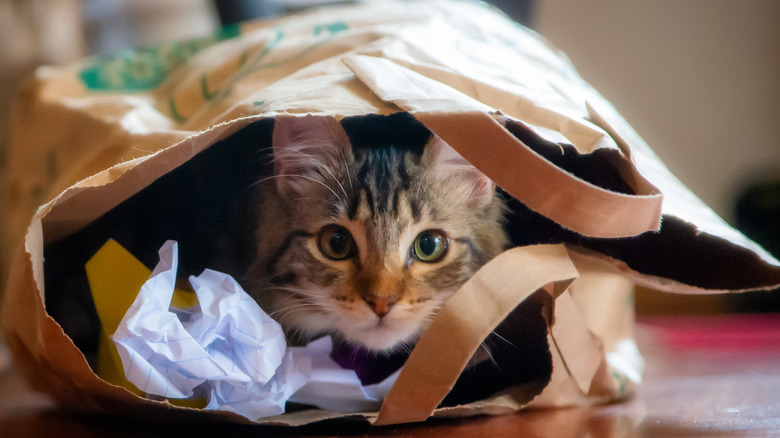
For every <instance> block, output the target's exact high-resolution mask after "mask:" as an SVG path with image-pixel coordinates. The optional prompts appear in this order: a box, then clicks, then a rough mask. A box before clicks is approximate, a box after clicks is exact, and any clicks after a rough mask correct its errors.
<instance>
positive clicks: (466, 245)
mask: <svg viewBox="0 0 780 438" xmlns="http://www.w3.org/2000/svg"><path fill="white" fill-rule="evenodd" d="M274 150H275V156H276V158H275V175H274V177H272V178H270V179H268V180H265V181H262V182H260V183H259V184H258V187H259V196H260V201H259V202H258V210H259V211H258V216H259V220H258V224H257V229H256V234H255V235H256V239H257V242H258V252H257V256H256V259H255V260H254V263H253V266H252V268H251V270H250V276H249V277H250V278H251V280H252V284H250V287H251V290H252V292H253V294H254V296H255V297H256V299H257V300H258V301H259V303H260V304H261V306H262V307H263V308H264V309H265V310H266V311H268V312H269V313H270V314H271V315H272V316H273V317H274V318H276V319H277V320H278V321H279V322H280V323H281V324H282V326H283V327H285V328H286V329H287V330H288V331H289V332H291V333H293V334H295V335H298V336H301V337H303V338H311V337H314V336H317V335H320V334H325V333H329V334H332V335H336V336H341V337H343V338H345V339H346V340H347V341H350V342H354V343H357V344H360V345H363V346H365V347H367V348H369V349H373V350H388V349H392V348H394V347H398V346H401V345H404V344H405V343H409V342H413V341H414V340H415V339H416V338H417V337H418V336H419V334H420V333H421V332H422V331H423V330H424V329H425V328H426V327H427V325H428V323H429V322H430V320H431V318H432V316H433V315H434V314H435V313H436V312H437V311H438V309H440V308H441V306H442V305H443V304H444V302H445V301H446V300H447V298H449V297H450V296H451V295H452V294H453V293H454V292H455V291H456V290H457V289H458V287H460V285H462V284H463V282H465V281H466V280H467V279H468V278H469V277H470V276H471V275H472V274H473V273H474V272H475V271H476V270H477V269H479V267H480V266H481V265H482V264H484V263H485V262H486V261H487V260H489V259H490V258H492V257H493V256H495V255H496V254H497V253H499V252H500V251H501V250H503V248H504V246H505V245H506V237H505V235H504V232H503V228H502V226H501V219H502V211H503V207H502V204H501V202H500V200H498V199H497V197H496V195H495V193H494V191H495V190H494V185H493V183H492V182H491V181H490V180H488V179H487V178H486V177H485V176H484V175H482V174H481V173H479V172H478V171H477V170H476V169H474V168H473V167H472V166H470V165H469V164H468V163H467V162H466V161H465V160H464V159H463V158H461V157H460V156H459V155H458V154H457V153H456V152H455V151H454V150H452V149H451V148H450V147H449V146H447V145H446V144H444V143H443V142H441V141H440V140H438V139H432V140H431V141H430V142H429V144H428V145H427V146H426V147H425V150H424V152H423V153H422V155H421V156H420V155H416V154H414V153H412V152H409V151H408V150H404V149H402V148H400V149H399V148H394V147H392V146H390V145H388V146H387V148H382V149H375V150H370V151H355V152H353V150H352V147H351V145H350V144H349V141H348V139H347V138H346V136H345V134H344V132H343V130H342V129H341V127H340V125H339V124H338V122H336V121H335V120H334V119H331V118H327V117H313V116H308V117H303V118H288V119H279V121H277V126H276V128H275V131H274ZM334 225H337V226H340V227H344V229H346V230H348V231H349V233H350V234H351V235H352V238H353V239H354V245H355V252H354V254H353V256H350V257H349V258H347V259H345V260H332V259H330V258H328V257H326V256H325V255H324V254H323V253H322V252H321V250H320V246H319V244H318V241H319V239H320V233H321V232H322V230H323V229H324V228H325V227H328V226H334ZM426 230H440V231H442V232H443V233H444V234H445V235H446V238H447V248H448V249H447V252H446V253H445V256H444V257H443V258H442V259H441V260H439V261H437V262H435V263H426V262H422V261H421V260H419V259H416V258H415V257H414V256H413V250H412V245H413V243H414V241H415V238H416V237H417V236H418V235H419V234H420V233H422V232H424V231H426ZM376 303H379V304H376ZM387 303H390V304H389V305H388V306H385V304H387ZM379 308H383V309H385V310H387V312H386V314H383V312H380V311H379V310H378V309H379Z"/></svg>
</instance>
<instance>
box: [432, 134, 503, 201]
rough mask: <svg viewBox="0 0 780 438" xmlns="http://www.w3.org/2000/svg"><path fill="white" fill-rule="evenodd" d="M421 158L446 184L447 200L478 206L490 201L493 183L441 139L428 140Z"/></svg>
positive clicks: (434, 174) (493, 189)
mask: <svg viewBox="0 0 780 438" xmlns="http://www.w3.org/2000/svg"><path fill="white" fill-rule="evenodd" d="M423 160H424V161H426V162H427V163H428V164H429V165H430V167H431V169H432V172H433V176H434V178H436V179H437V180H438V181H441V183H442V184H443V185H444V187H445V188H446V190H447V194H448V197H449V198H450V202H457V203H458V204H460V205H468V206H473V207H480V208H481V207H484V206H486V205H488V204H490V203H491V202H492V201H493V196H494V192H495V189H496V185H495V183H494V182H493V181H491V180H490V178H488V177H487V176H485V174H484V173H482V172H480V171H479V170H478V169H477V168H476V167H474V166H473V165H472V164H471V163H469V162H468V161H467V160H466V159H465V158H463V156H462V155H460V154H459V153H458V151H456V150H455V149H453V148H452V147H451V146H450V145H448V144H447V143H445V142H443V141H442V140H441V139H439V138H437V137H434V138H433V139H432V140H431V142H430V143H429V144H428V145H427V146H426V148H425V152H424V153H423Z"/></svg>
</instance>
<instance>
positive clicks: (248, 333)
mask: <svg viewBox="0 0 780 438" xmlns="http://www.w3.org/2000/svg"><path fill="white" fill-rule="evenodd" d="M159 255H160V262H159V263H158V265H157V267H155V269H154V271H153V272H152V274H151V276H150V277H149V280H147V282H146V283H144V285H143V286H142V287H141V290H140V292H139V293H138V296H137V297H136V300H135V302H134V303H133V305H132V306H131V307H130V309H128V311H127V313H126V314H125V316H124V318H123V319H122V321H121V323H120V324H119V327H118V328H117V330H116V332H115V333H114V335H113V340H114V343H115V345H116V346H117V350H118V352H119V355H120V357H121V359H122V364H123V367H124V371H125V376H126V377H127V379H128V380H129V381H130V382H132V383H133V384H134V385H136V386H137V387H138V388H139V389H141V390H142V391H144V392H146V393H147V394H154V395H158V396H161V397H166V398H174V399H178V398H191V397H200V396H205V397H208V405H207V407H206V409H221V410H227V411H232V412H235V413H237V414H240V415H243V416H245V417H247V418H249V419H250V420H257V419H259V418H263V417H268V416H273V415H279V414H282V413H284V407H285V403H286V402H287V401H293V402H297V403H304V404H310V405H313V406H316V407H318V408H320V409H325V410H330V411H336V412H361V411H374V410H377V409H378V408H379V406H380V405H381V403H382V401H383V399H384V397H385V395H386V394H387V393H388V392H389V390H390V387H391V386H392V384H393V383H394V381H395V378H396V377H397V375H398V373H399V372H400V371H399V372H396V373H395V374H393V375H391V376H390V377H388V378H387V379H385V380H384V381H382V382H380V383H377V384H374V385H367V386H363V385H362V384H361V382H360V379H359V378H358V376H357V374H356V373H355V372H354V371H353V370H348V369H343V368H341V367H340V366H339V365H338V364H337V363H336V362H334V361H333V360H332V359H331V358H330V352H331V350H332V341H331V339H330V338H329V337H324V338H321V339H318V340H316V341H313V342H311V343H309V344H308V345H306V346H305V347H291V348H287V344H286V341H285V337H284V332H283V330H282V328H281V326H280V325H279V324H278V323H277V322H276V321H274V320H273V319H272V318H271V317H269V316H268V315H267V314H266V313H265V312H264V311H263V310H262V309H261V308H260V307H259V306H258V305H257V303H256V302H255V301H254V300H253V299H252V298H251V297H250V296H249V295H248V294H247V293H246V292H245V291H244V290H243V289H242V288H241V286H240V285H239V284H238V283H237V282H236V281H235V280H234V279H233V278H232V277H231V276H229V275H227V274H224V273H221V272H217V271H212V270H208V269H207V270H205V271H204V272H203V273H202V274H201V275H199V276H191V277H190V279H189V280H190V283H191V284H192V287H193V289H194V291H195V293H196V294H197V297H198V302H199V305H198V306H194V307H193V308H190V309H178V308H174V307H171V305H170V303H171V299H172V298H173V293H174V286H175V283H176V271H177V267H178V244H177V243H176V242H174V241H168V242H166V243H165V245H163V247H162V248H161V249H160V251H159Z"/></svg>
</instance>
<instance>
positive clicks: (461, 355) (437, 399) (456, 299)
mask: <svg viewBox="0 0 780 438" xmlns="http://www.w3.org/2000/svg"><path fill="white" fill-rule="evenodd" d="M578 275H579V274H578V273H577V270H576V269H575V268H574V265H573V263H572V262H571V260H570V259H569V256H568V253H567V252H566V249H565V248H564V247H563V245H535V246H526V247H518V248H514V249H511V250H509V251H506V252H504V253H502V254H500V255H499V256H497V257H495V258H494V259H493V260H491V261H490V262H488V263H487V264H486V265H484V266H483V267H482V268H481V269H480V270H479V271H477V273H476V274H474V275H473V276H472V277H471V279H469V280H468V281H467V282H466V283H465V284H464V285H463V286H462V287H461V288H460V289H459V290H458V292H456V293H455V295H453V296H452V298H450V299H449V300H448V301H447V303H446V304H445V306H444V307H443V308H442V309H441V311H440V312H439V313H438V314H437V315H436V318H435V319H434V320H433V322H432V323H431V325H430V327H428V329H427V330H426V331H425V333H423V335H422V337H421V338H420V340H419V342H418V343H417V346H416V347H415V348H414V350H413V351H412V353H411V355H410V356H409V358H408V359H407V361H406V363H405V364H404V367H403V369H402V370H401V373H400V374H399V376H398V379H397V380H396V382H395V384H394V385H393V387H392V388H391V389H390V392H389V393H388V395H387V397H386V398H385V401H384V403H383V404H382V408H381V409H380V411H379V414H378V416H377V418H375V419H374V420H373V424H374V425H387V424H399V423H410V422H417V421H423V420H425V419H426V418H428V417H430V416H431V414H432V413H433V412H434V410H435V409H436V407H437V406H438V405H439V403H441V401H442V400H444V397H446V396H447V394H448V393H449V392H450V390H451V389H452V388H453V386H454V385H455V382H456V381H457V379H458V377H459V376H460V374H461V372H463V370H464V369H465V368H466V365H467V364H468V362H469V359H470V358H471V357H472V356H473V355H474V353H475V352H476V351H477V348H479V346H480V344H481V343H482V342H483V341H484V340H485V338H487V336H488V335H489V334H490V333H491V332H492V331H493V330H494V329H495V327H496V326H498V325H499V324H500V323H501V322H502V321H503V320H504V319H505V318H506V317H507V315H509V313H510V312H511V311H512V310H513V309H514V308H515V307H517V305H518V304H519V303H521V302H522V301H523V300H525V299H526V298H528V297H529V296H530V295H531V294H533V293H534V292H536V291H537V290H539V289H540V288H542V287H544V286H545V285H548V284H551V283H555V285H554V286H555V292H556V294H559V293H562V292H563V290H565V289H566V288H567V287H568V286H569V284H570V283H571V281H572V280H573V279H574V278H576V277H577V276H578Z"/></svg>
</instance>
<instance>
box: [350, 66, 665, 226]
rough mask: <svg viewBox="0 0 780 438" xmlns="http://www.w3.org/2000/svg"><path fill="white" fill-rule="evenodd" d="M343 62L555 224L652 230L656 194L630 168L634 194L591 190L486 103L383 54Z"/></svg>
mask: <svg viewBox="0 0 780 438" xmlns="http://www.w3.org/2000/svg"><path fill="white" fill-rule="evenodd" d="M343 61H344V63H345V64H346V65H347V66H348V67H349V68H350V69H351V70H352V72H353V73H355V75H356V76H357V78H358V79H359V80H360V81H361V82H363V84H365V85H366V86H367V87H368V88H369V89H371V91H372V92H373V93H375V94H376V95H377V96H378V97H379V98H381V99H382V100H384V101H388V102H392V103H394V104H395V105H397V106H398V107H400V108H402V109H404V110H406V111H409V112H411V113H412V114H413V115H414V117H415V118H417V120H419V121H420V122H421V123H422V124H423V125H425V126H426V127H427V128H428V129H430V130H431V131H432V132H433V133H435V134H436V135H438V136H439V137H440V138H441V139H442V140H444V141H445V142H446V143H448V144H449V145H450V146H452V147H453V148H454V149H455V150H456V151H458V152H459V153H460V154H461V155H462V156H463V157H464V158H466V160H468V161H469V162H470V163H471V164H473V165H474V166H475V167H476V168H477V169H479V170H480V171H481V172H482V173H484V174H485V175H487V176H488V177H489V178H490V179H492V180H493V181H494V182H495V183H496V184H497V185H498V186H500V187H501V188H502V189H504V190H505V191H506V192H507V193H509V194H510V195H512V196H513V197H515V198H516V199H517V200H519V201H520V202H522V203H524V204H525V205H527V206H528V207H529V208H531V209H532V210H534V211H536V212H538V213H540V214H542V215H544V216H547V217H548V218H550V219H552V220H553V221H555V222H557V223H558V224H560V225H562V226H564V227H566V228H568V229H571V230H573V231H575V232H577V233H579V234H582V235H584V236H589V237H599V238H619V237H629V236H636V235H638V234H641V233H644V232H646V231H657V230H658V228H659V226H660V223H661V203H662V200H663V197H662V195H661V193H660V192H659V191H658V189H656V188H655V187H653V186H652V185H651V184H650V183H649V182H647V181H646V180H644V179H643V178H642V177H641V176H640V175H639V174H638V173H637V172H633V173H634V175H635V177H636V178H638V179H639V180H640V181H641V184H636V187H637V191H638V193H637V194H635V195H628V194H623V193H618V192H613V191H610V190H606V189H604V188H601V187H598V186H596V185H593V184H591V183H589V182H587V181H585V180H582V179H580V178H578V177H576V176H575V175H573V174H571V173H569V172H567V171H565V170H563V169H561V168H560V167H558V166H556V165H555V164H553V163H551V162H550V161H548V160H546V159H545V158H544V157H542V156H541V155H539V154H538V153H537V152H536V151H534V150H533V149H531V148H530V147H529V146H528V145H526V144H525V143H523V142H522V141H520V140H519V139H517V138H516V137H515V136H514V135H512V133H511V132H509V131H508V130H507V129H506V128H504V127H503V126H502V125H501V124H500V123H499V122H498V121H497V120H496V119H495V118H494V117H492V116H491V115H490V114H489V113H490V112H493V111H494V110H493V109H492V108H490V107H488V106H487V105H484V104H482V103H481V102H478V101H476V100H474V99H472V98H471V97H469V96H466V95H465V94H463V93H461V92H459V91H457V90H455V89H453V88H451V87H449V86H447V85H445V84H442V83H441V82H438V81H436V80H433V79H430V78H428V77H426V76H423V75H421V74H419V73H416V72H414V71H412V70H409V69H407V68H405V67H403V66H401V65H398V64H396V63H394V62H392V61H390V60H388V59H385V58H378V57H372V56H364V55H352V56H348V57H345V58H344V59H343ZM631 166H632V169H633V163H631ZM634 170H635V169H634Z"/></svg>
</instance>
